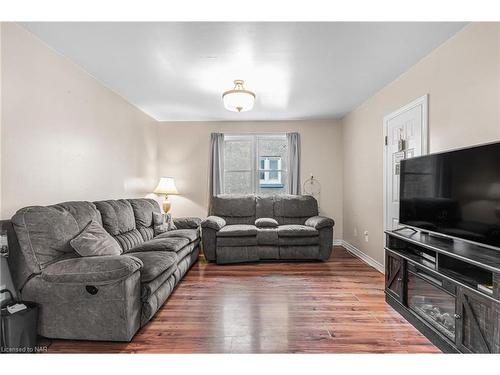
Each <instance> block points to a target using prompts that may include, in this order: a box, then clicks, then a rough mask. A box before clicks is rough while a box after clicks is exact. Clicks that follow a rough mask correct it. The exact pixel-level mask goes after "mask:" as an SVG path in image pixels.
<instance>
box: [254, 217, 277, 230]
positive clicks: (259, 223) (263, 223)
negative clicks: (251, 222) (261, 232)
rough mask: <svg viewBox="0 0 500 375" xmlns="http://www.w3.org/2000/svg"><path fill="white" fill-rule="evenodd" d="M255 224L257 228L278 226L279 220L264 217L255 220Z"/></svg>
mask: <svg viewBox="0 0 500 375" xmlns="http://www.w3.org/2000/svg"><path fill="white" fill-rule="evenodd" d="M255 226H256V227H257V228H277V227H278V222H277V221H276V220H275V219H272V218H269V217H263V218H260V219H257V220H255Z"/></svg>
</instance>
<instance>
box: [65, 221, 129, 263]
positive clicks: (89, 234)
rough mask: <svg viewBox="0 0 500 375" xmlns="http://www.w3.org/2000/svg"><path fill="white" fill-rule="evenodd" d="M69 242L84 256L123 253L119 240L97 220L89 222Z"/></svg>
mask: <svg viewBox="0 0 500 375" xmlns="http://www.w3.org/2000/svg"><path fill="white" fill-rule="evenodd" d="M69 243H70V245H71V247H72V248H73V249H75V251H76V252H77V253H78V254H79V255H80V256H82V257H92V256H100V255H120V254H121V253H122V250H121V248H120V245H118V242H116V240H115V239H114V238H113V237H111V235H110V234H109V233H108V232H106V230H105V229H104V228H103V227H102V225H101V224H99V223H98V222H97V221H95V220H92V221H91V222H90V223H88V224H87V226H86V227H85V229H84V230H82V231H81V232H80V234H78V235H77V236H76V237H75V238H73V239H72V240H71V241H69Z"/></svg>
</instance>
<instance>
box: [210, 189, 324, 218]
mask: <svg viewBox="0 0 500 375" xmlns="http://www.w3.org/2000/svg"><path fill="white" fill-rule="evenodd" d="M210 215H215V216H219V217H222V218H223V219H224V220H225V221H226V224H229V225H231V224H254V223H255V219H259V218H266V217H268V218H273V219H276V220H277V221H278V223H279V224H280V225H285V224H300V225H303V224H304V223H305V221H306V220H307V219H308V218H310V217H311V216H317V215H318V202H317V201H316V199H315V198H314V197H311V196H308V195H288V194H284V195H267V196H266V195H229V194H227V195H226V194H222V195H218V196H216V197H213V198H212V205H211V209H210Z"/></svg>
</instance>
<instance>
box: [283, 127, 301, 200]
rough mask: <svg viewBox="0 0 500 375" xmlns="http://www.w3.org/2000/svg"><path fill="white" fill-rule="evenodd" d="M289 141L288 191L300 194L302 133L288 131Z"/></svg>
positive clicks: (287, 137)
mask: <svg viewBox="0 0 500 375" xmlns="http://www.w3.org/2000/svg"><path fill="white" fill-rule="evenodd" d="M286 139H287V142H288V162H289V172H288V193H289V194H300V134H299V133H286Z"/></svg>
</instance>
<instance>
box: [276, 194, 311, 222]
mask: <svg viewBox="0 0 500 375" xmlns="http://www.w3.org/2000/svg"><path fill="white" fill-rule="evenodd" d="M317 215H318V202H317V201H316V199H315V198H314V197H311V196H308V195H279V196H275V201H274V217H275V218H276V220H278V222H279V223H280V224H304V223H305V221H306V220H307V219H308V218H309V217H311V216H317Z"/></svg>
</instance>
